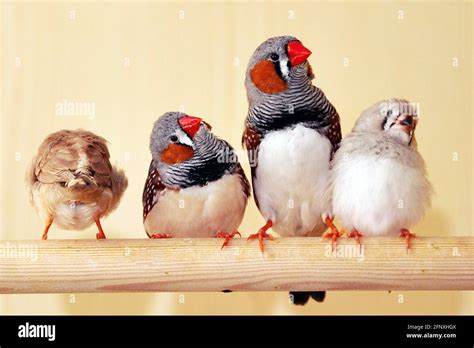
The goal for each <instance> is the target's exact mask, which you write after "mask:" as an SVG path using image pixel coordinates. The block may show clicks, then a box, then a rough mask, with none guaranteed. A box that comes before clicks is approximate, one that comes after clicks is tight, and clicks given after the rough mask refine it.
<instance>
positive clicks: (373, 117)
mask: <svg viewBox="0 0 474 348" xmlns="http://www.w3.org/2000/svg"><path fill="white" fill-rule="evenodd" d="M387 103H393V105H398V109H397V110H398V111H397V110H395V109H394V110H393V111H391V112H389V115H390V117H392V118H393V126H391V125H392V121H391V120H390V119H389V122H390V124H388V125H387V126H385V128H384V124H386V123H387V120H386V117H387V114H385V112H386V111H383V112H382V111H381V110H385V109H383V108H382V107H381V106H382V105H386V104H387ZM406 103H408V102H407V101H405V100H391V101H382V102H379V103H377V104H376V105H375V106H373V107H371V108H370V109H368V110H366V111H365V112H364V113H363V114H362V115H361V117H360V118H359V120H358V122H357V124H356V127H354V129H353V131H352V133H350V134H349V135H348V136H347V137H346V138H344V139H343V141H342V142H341V147H340V148H339V150H338V151H337V152H336V155H335V157H334V161H333V164H332V169H331V185H330V189H331V193H332V208H333V212H334V214H335V215H336V217H337V218H339V219H340V221H341V222H342V224H343V226H344V228H345V229H346V230H348V231H351V230H352V229H353V228H355V229H356V230H358V231H359V232H360V233H362V234H363V235H366V236H377V235H396V234H398V233H400V230H401V229H403V228H409V227H410V226H412V225H414V224H416V223H418V222H419V221H420V220H421V219H422V217H423V215H424V212H425V210H426V209H427V208H428V207H429V205H430V197H431V193H432V187H431V184H430V182H429V181H428V179H427V175H426V170H425V164H424V161H423V158H422V157H421V155H420V153H419V152H418V149H417V145H416V140H415V139H414V137H413V138H411V139H410V138H409V137H408V136H407V134H410V133H409V132H408V133H406V132H402V131H401V130H400V129H402V126H400V125H403V123H400V122H399V121H398V119H399V118H403V117H405V114H406V113H405V112H404V111H403V109H404V108H402V107H400V105H403V104H406ZM416 119H417V118H416V116H414V121H413V122H414V126H416ZM390 126H391V127H390ZM392 128H393V129H392ZM412 131H414V127H413V130H412Z"/></svg>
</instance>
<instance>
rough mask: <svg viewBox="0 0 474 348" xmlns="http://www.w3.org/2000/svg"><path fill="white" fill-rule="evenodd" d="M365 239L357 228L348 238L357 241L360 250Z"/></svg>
mask: <svg viewBox="0 0 474 348" xmlns="http://www.w3.org/2000/svg"><path fill="white" fill-rule="evenodd" d="M362 237H363V235H362V233H359V231H357V230H356V229H355V228H353V229H352V230H351V233H349V234H348V235H347V238H354V239H355V241H356V245H357V246H358V247H359V248H360V246H361V244H360V239H361V238H362Z"/></svg>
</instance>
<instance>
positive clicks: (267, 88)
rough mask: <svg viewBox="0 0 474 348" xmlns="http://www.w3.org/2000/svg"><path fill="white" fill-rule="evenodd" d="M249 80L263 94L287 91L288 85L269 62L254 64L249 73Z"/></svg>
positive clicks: (263, 61)
mask: <svg viewBox="0 0 474 348" xmlns="http://www.w3.org/2000/svg"><path fill="white" fill-rule="evenodd" d="M250 79H251V80H252V82H253V84H254V85H255V86H256V87H257V88H258V89H259V90H261V91H262V92H263V93H267V94H275V93H280V92H283V91H286V90H287V89H288V85H287V84H286V82H285V81H284V80H282V79H281V78H280V76H279V75H278V73H277V72H276V70H275V66H274V65H273V63H272V62H270V61H269V60H262V61H261V62H259V63H257V64H255V66H254V67H253V69H252V71H251V72H250Z"/></svg>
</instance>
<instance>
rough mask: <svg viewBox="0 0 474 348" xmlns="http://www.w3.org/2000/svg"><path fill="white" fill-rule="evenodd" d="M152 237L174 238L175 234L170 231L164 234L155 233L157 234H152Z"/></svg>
mask: <svg viewBox="0 0 474 348" xmlns="http://www.w3.org/2000/svg"><path fill="white" fill-rule="evenodd" d="M150 238H151V239H167V238H173V236H172V235H171V234H168V233H163V234H160V233H155V234H152V235H151V236H150Z"/></svg>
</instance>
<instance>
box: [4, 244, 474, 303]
mask: <svg viewBox="0 0 474 348" xmlns="http://www.w3.org/2000/svg"><path fill="white" fill-rule="evenodd" d="M362 242H363V248H362V249H361V250H360V251H361V252H358V249H357V248H356V246H355V243H354V241H353V240H347V239H342V240H340V242H339V243H338V247H337V249H336V250H335V252H334V253H332V254H331V247H330V245H329V244H328V243H327V241H322V240H321V238H280V239H275V241H273V242H271V241H265V248H266V249H265V255H264V256H263V255H262V254H261V253H260V251H259V249H258V243H257V242H255V241H253V242H247V241H246V240H245V239H234V240H232V241H231V244H230V246H229V247H227V248H225V249H224V250H222V251H221V244H222V240H218V239H166V240H147V239H140V240H126V239H120V240H48V241H40V240H38V241H3V242H0V293H5V294H8V293H79V292H89V293H94V292H145V291H183V292H184V291H222V290H234V291H287V290H474V238H472V237H451V238H420V239H416V240H413V243H412V249H411V250H410V251H409V252H408V253H407V252H406V250H405V243H404V240H399V239H396V238H364V239H363V240H362ZM28 248H30V249H28ZM28 250H30V251H28Z"/></svg>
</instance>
